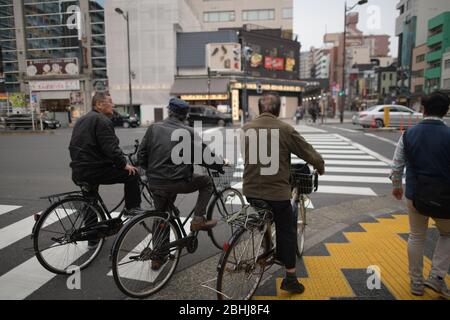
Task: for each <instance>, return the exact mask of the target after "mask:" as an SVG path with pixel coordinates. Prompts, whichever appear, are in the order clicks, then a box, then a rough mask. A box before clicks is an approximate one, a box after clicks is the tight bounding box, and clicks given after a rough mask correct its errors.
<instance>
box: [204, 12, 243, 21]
mask: <svg viewBox="0 0 450 320" xmlns="http://www.w3.org/2000/svg"><path fill="white" fill-rule="evenodd" d="M234 20H235V13H234V11H213V12H204V13H203V22H229V21H234Z"/></svg>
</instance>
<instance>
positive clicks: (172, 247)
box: [111, 167, 245, 298]
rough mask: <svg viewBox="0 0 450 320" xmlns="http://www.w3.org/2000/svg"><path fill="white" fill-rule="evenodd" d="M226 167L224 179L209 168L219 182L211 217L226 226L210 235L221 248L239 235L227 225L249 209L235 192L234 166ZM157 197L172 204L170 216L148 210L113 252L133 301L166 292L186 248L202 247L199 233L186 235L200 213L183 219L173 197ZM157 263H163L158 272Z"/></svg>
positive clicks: (117, 275)
mask: <svg viewBox="0 0 450 320" xmlns="http://www.w3.org/2000/svg"><path fill="white" fill-rule="evenodd" d="M224 169H225V170H226V172H227V173H226V174H225V175H220V174H219V173H218V172H216V171H211V170H210V169H207V168H205V170H206V172H207V174H208V175H209V176H210V177H211V178H212V179H213V181H214V183H213V185H214V193H213V198H212V200H211V201H210V203H209V209H208V214H207V217H208V219H213V218H218V219H219V220H220V222H221V223H220V224H219V225H218V226H217V227H216V228H214V229H212V230H211V231H210V232H209V233H208V234H209V236H210V238H211V240H212V242H213V243H214V244H215V245H216V246H217V247H218V248H219V249H222V247H223V244H224V243H225V241H226V240H224V239H226V237H227V236H228V235H229V234H231V233H232V232H233V231H234V229H233V226H231V225H229V224H227V223H226V221H227V220H228V219H229V217H230V216H232V215H234V214H236V213H237V212H239V211H241V210H242V208H243V206H244V205H245V203H244V198H243V196H242V194H241V193H240V192H239V191H238V190H236V189H233V188H231V183H230V179H231V180H232V179H234V175H233V172H234V167H228V168H227V167H224ZM156 194H158V196H163V197H165V199H166V200H167V203H168V209H167V212H157V211H153V212H147V213H145V214H144V215H142V216H139V217H136V218H135V219H133V220H132V221H130V222H129V223H128V224H127V225H126V226H125V227H124V228H123V229H122V230H121V232H120V234H119V235H118V236H117V238H116V241H115V243H114V246H113V249H112V254H111V259H112V270H113V275H114V281H115V283H116V285H117V286H118V288H119V289H120V290H121V291H122V292H123V293H124V294H126V295H127V296H130V297H133V298H145V297H148V296H150V295H152V294H154V293H156V292H158V291H159V290H161V289H162V288H163V287H164V286H165V285H166V284H167V283H168V281H169V280H170V278H171V277H172V275H173V274H174V272H175V270H176V267H177V265H178V262H179V260H180V258H181V253H182V250H183V249H186V251H187V253H188V254H192V253H194V252H195V251H196V250H197V248H198V239H197V237H198V232H190V233H188V231H186V227H188V226H189V222H190V219H191V218H192V216H193V215H194V210H192V211H191V212H190V214H189V215H188V216H187V217H186V218H182V217H181V216H180V210H179V209H178V208H177V207H176V206H175V204H174V203H173V199H174V197H173V195H170V194H164V193H161V194H160V193H159V192H158V193H157V192H155V195H156ZM155 262H157V263H158V264H159V265H158V266H157V267H156V268H155Z"/></svg>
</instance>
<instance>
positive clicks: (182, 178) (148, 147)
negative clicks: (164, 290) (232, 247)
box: [138, 98, 224, 270]
mask: <svg viewBox="0 0 450 320" xmlns="http://www.w3.org/2000/svg"><path fill="white" fill-rule="evenodd" d="M167 108H168V109H169V117H168V118H167V119H165V120H163V121H162V122H158V123H154V124H152V125H151V126H150V127H149V128H148V130H147V132H146V134H145V136H144V139H143V140H142V143H141V147H140V148H139V152H138V160H139V165H140V166H141V167H142V168H144V169H145V170H146V173H147V177H148V180H149V187H150V189H151V190H153V191H155V192H154V197H155V199H154V200H155V206H156V209H157V210H158V211H166V210H167V205H168V203H167V202H168V201H175V198H176V196H177V194H188V193H193V192H196V191H198V192H199V194H198V198H197V203H196V205H195V216H194V218H193V220H192V222H191V231H194V232H198V231H208V230H210V229H212V228H214V227H215V226H216V224H217V221H216V220H211V221H206V218H205V214H206V208H207V206H208V203H209V200H210V198H211V195H212V192H213V186H212V181H211V178H210V177H209V176H202V175H198V174H194V173H193V171H194V166H193V161H191V162H189V163H182V164H175V163H174V161H173V159H172V150H173V149H174V147H175V146H177V145H178V144H179V143H180V141H172V135H173V133H174V131H176V130H180V129H181V130H186V135H190V137H191V141H192V144H191V146H192V149H191V155H192V157H193V156H194V151H195V150H200V151H202V155H203V154H205V152H204V151H205V149H206V148H208V147H207V146H206V145H205V144H203V143H202V145H201V147H200V148H196V146H195V145H194V144H195V143H197V141H201V139H200V138H199V137H197V139H195V138H194V137H195V133H194V130H193V128H191V127H188V126H186V125H184V121H185V120H186V119H187V114H188V110H189V104H188V103H187V102H185V101H183V100H180V99H176V98H174V99H171V100H170V101H169V105H168V107H167ZM209 154H213V153H212V152H209ZM223 163H224V161H223V159H222V158H220V157H215V161H214V164H213V165H207V164H205V163H204V164H203V165H204V166H207V167H209V168H212V169H216V170H220V171H221V170H222V167H223ZM161 192H163V193H164V194H162V195H161ZM158 194H159V195H158ZM168 194H170V197H167V195H168ZM164 262H165V260H164V259H161V261H155V260H153V261H152V269H153V270H158V269H159V268H160V267H161V265H163V264H164Z"/></svg>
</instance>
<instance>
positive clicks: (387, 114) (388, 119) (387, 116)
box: [384, 106, 391, 128]
mask: <svg viewBox="0 0 450 320" xmlns="http://www.w3.org/2000/svg"><path fill="white" fill-rule="evenodd" d="M390 122H391V109H390V108H389V107H387V106H386V107H385V108H384V126H385V127H386V128H387V127H389V124H390Z"/></svg>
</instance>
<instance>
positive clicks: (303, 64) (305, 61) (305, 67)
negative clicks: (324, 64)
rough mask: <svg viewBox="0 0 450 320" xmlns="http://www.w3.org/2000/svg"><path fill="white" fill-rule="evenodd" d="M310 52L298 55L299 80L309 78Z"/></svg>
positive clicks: (310, 66)
mask: <svg viewBox="0 0 450 320" xmlns="http://www.w3.org/2000/svg"><path fill="white" fill-rule="evenodd" d="M311 68H312V65H311V51H306V52H302V53H300V79H309V78H311Z"/></svg>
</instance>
